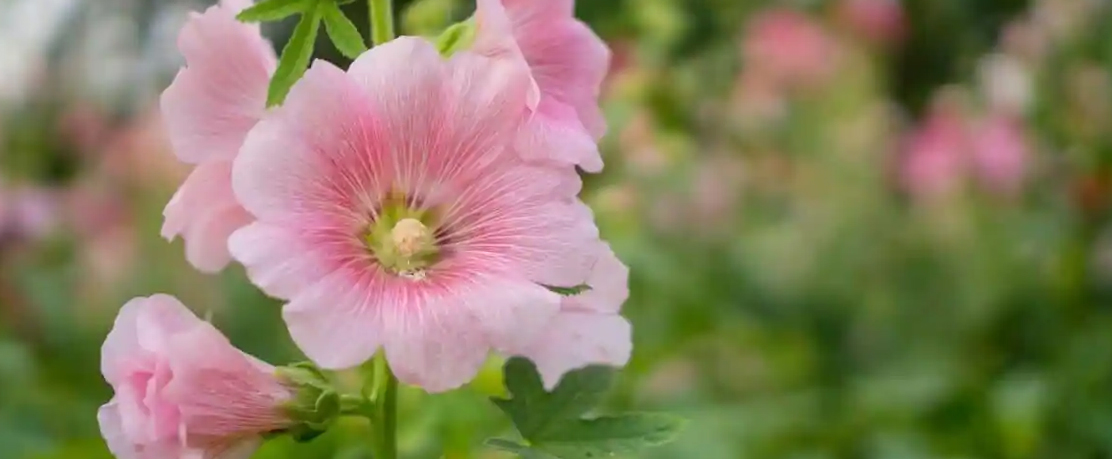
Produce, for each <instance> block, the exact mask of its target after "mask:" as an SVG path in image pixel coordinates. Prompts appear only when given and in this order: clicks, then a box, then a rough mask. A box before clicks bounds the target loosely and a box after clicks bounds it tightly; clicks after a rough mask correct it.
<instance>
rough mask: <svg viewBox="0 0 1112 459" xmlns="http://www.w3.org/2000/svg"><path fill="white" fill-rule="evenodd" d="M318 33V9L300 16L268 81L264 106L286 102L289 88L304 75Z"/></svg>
mask: <svg viewBox="0 0 1112 459" xmlns="http://www.w3.org/2000/svg"><path fill="white" fill-rule="evenodd" d="M318 33H320V8H312V9H310V10H309V11H306V12H305V13H304V14H302V15H301V21H299V22H298V23H297V27H295V28H294V29H293V36H291V37H290V41H289V42H288V43H286V47H285V48H283V49H282V57H281V58H280V59H279V60H278V69H277V70H275V71H274V76H273V77H272V78H271V79H270V89H269V90H268V91H267V99H266V104H267V106H268V107H273V106H275V105H281V104H282V102H283V101H285V100H286V95H287V94H289V92H290V88H292V87H293V85H294V84H295V83H297V80H299V79H301V76H302V75H304V74H305V69H306V68H308V67H309V59H310V58H312V57H313V44H314V43H315V42H316V40H317V34H318Z"/></svg>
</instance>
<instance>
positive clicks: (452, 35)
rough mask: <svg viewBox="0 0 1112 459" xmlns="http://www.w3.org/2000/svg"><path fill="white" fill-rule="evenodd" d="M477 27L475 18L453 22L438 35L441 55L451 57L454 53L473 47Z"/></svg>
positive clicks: (437, 47) (438, 47) (437, 45)
mask: <svg viewBox="0 0 1112 459" xmlns="http://www.w3.org/2000/svg"><path fill="white" fill-rule="evenodd" d="M476 33H478V32H477V28H476V27H475V21H474V20H471V19H469V20H466V21H463V22H457V23H455V24H452V25H451V26H449V27H448V28H447V29H444V32H442V33H441V34H440V36H438V37H436V49H437V50H438V51H440V55H442V56H444V57H451V56H452V55H453V54H455V53H457V52H459V51H463V50H466V49H469V48H471V45H472V44H474V43H475V35H476Z"/></svg>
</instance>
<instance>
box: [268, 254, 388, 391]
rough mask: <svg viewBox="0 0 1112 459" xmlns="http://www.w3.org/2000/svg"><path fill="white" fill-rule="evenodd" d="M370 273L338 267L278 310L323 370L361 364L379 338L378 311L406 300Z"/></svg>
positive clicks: (373, 351) (380, 321) (379, 315)
mask: <svg viewBox="0 0 1112 459" xmlns="http://www.w3.org/2000/svg"><path fill="white" fill-rule="evenodd" d="M378 277H379V276H376V275H375V273H373V272H357V271H354V270H338V271H336V272H334V273H332V274H331V275H329V276H328V277H326V278H324V279H323V280H321V281H320V282H317V283H316V284H314V285H312V286H310V287H308V288H306V289H304V290H302V291H301V292H300V293H299V294H298V295H297V296H295V297H294V298H293V300H292V301H290V303H289V304H287V305H286V307H285V308H284V309H283V310H282V317H283V318H285V320H286V325H287V327H289V329H290V336H292V337H293V340H294V342H296V343H297V346H298V347H299V348H301V350H302V352H304V353H305V355H306V356H308V357H309V358H310V359H311V360H312V361H313V362H316V364H317V365H320V366H321V367H323V368H329V369H343V368H350V367H354V366H356V365H359V364H361V363H363V362H365V361H367V360H368V359H370V358H371V356H373V355H374V354H375V351H377V350H378V347H379V346H380V345H381V344H382V342H383V333H384V332H385V330H384V328H385V325H384V323H383V318H382V309H383V308H384V307H386V305H389V304H393V303H397V302H404V301H406V300H407V299H406V298H404V297H398V296H396V292H397V291H396V290H395V289H392V288H390V286H389V285H388V283H386V282H383V279H379V278H378Z"/></svg>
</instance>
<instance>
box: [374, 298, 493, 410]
mask: <svg viewBox="0 0 1112 459" xmlns="http://www.w3.org/2000/svg"><path fill="white" fill-rule="evenodd" d="M461 301H462V302H468V301H474V300H473V299H471V298H468V297H466V296H465V297H462V298H453V297H451V296H447V297H444V298H427V297H426V298H425V301H424V302H423V303H421V304H416V303H405V302H398V303H389V304H387V305H386V306H387V307H386V308H385V309H384V310H383V313H384V317H383V319H384V324H385V330H384V331H385V336H386V343H385V348H386V359H387V360H388V361H389V362H390V366H391V367H392V368H393V370H394V373H395V374H396V375H397V376H398V379H399V380H400V381H401V382H403V383H406V384H411V385H415V386H419V387H421V388H423V389H425V390H426V391H428V392H430V393H435V392H445V391H448V390H452V389H455V388H457V387H460V386H462V385H463V384H465V383H467V381H470V380H471V379H472V378H474V377H475V375H476V374H478V372H479V368H480V367H482V365H483V362H484V361H485V360H486V358H487V355H488V354H489V351H490V346H489V344H487V343H486V339H485V336H483V333H482V331H481V328H480V323H479V322H478V319H476V318H475V317H474V316H473V315H472V314H471V313H470V312H469V309H470V308H461V307H459V304H460V302H461Z"/></svg>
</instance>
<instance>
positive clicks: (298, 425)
mask: <svg viewBox="0 0 1112 459" xmlns="http://www.w3.org/2000/svg"><path fill="white" fill-rule="evenodd" d="M276 373H277V376H278V379H279V380H281V381H282V383H283V384H285V385H286V386H287V387H289V388H290V389H291V390H292V391H293V393H294V396H293V398H291V399H290V400H289V401H287V402H286V404H285V405H284V406H283V407H282V408H283V409H284V411H285V413H286V415H287V416H288V417H289V418H290V419H291V420H292V421H294V425H293V427H291V428H290V429H288V430H287V433H289V434H290V435H292V436H294V438H306V437H309V436H314V437H315V436H316V435H319V432H324V431H326V430H328V426H330V425H331V424H332V422H333V421H335V420H336V418H338V417H339V416H340V415H341V412H342V403H341V397H340V394H339V393H337V392H336V391H335V390H334V389H333V388H332V384H331V382H330V381H329V380H328V378H327V376H325V374H324V372H322V371H321V370H320V369H319V368H317V367H316V366H314V365H313V364H311V363H296V364H293V365H289V366H285V367H278V369H277V370H276ZM318 431H319V432H318ZM314 432H318V433H314Z"/></svg>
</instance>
